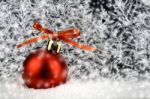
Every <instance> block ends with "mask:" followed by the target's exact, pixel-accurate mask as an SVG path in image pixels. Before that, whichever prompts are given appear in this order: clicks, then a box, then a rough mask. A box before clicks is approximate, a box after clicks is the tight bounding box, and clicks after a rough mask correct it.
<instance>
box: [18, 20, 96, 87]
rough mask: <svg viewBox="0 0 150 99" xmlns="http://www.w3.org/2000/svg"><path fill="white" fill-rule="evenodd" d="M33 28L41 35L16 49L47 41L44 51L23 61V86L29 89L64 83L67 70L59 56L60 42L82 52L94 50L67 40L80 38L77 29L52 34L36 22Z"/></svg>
mask: <svg viewBox="0 0 150 99" xmlns="http://www.w3.org/2000/svg"><path fill="white" fill-rule="evenodd" d="M33 27H34V28H35V29H36V30H38V31H39V32H42V33H43V34H42V35H40V36H37V37H34V38H31V39H29V40H26V41H24V42H23V43H21V44H19V45H17V46H16V47H17V48H20V47H22V46H25V45H27V44H30V43H33V42H37V41H39V40H42V39H47V38H48V39H49V42H48V44H47V48H46V49H37V50H36V51H34V52H32V53H31V54H30V55H29V56H28V57H27V58H26V59H25V61H24V64H23V65H24V69H23V74H22V77H23V79H24V81H25V85H26V86H27V87H29V88H34V89H42V88H51V87H55V86H58V85H60V84H62V83H65V82H66V80H67V76H68V75H67V73H68V68H67V65H66V62H65V59H64V58H63V56H62V55H61V54H60V50H61V42H60V41H64V42H66V43H68V44H71V45H73V46H76V47H79V48H81V49H84V50H89V51H93V50H96V48H94V47H91V46H87V45H83V44H80V43H77V42H74V41H72V40H70V39H69V38H76V37H78V36H80V30H79V29H74V28H73V29H66V30H63V31H59V32H54V31H52V30H49V29H47V28H44V27H42V25H41V24H40V23H38V22H35V23H34V25H33Z"/></svg>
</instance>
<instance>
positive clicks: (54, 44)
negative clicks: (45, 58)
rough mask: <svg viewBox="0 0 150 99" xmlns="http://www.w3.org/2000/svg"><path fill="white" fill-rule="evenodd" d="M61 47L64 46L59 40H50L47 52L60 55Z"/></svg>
mask: <svg viewBox="0 0 150 99" xmlns="http://www.w3.org/2000/svg"><path fill="white" fill-rule="evenodd" d="M61 46H62V43H61V41H59V40H58V41H55V40H52V39H49V41H48V44H47V50H48V51H52V52H54V53H57V54H59V53H60V51H61Z"/></svg>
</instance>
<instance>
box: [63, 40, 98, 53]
mask: <svg viewBox="0 0 150 99" xmlns="http://www.w3.org/2000/svg"><path fill="white" fill-rule="evenodd" d="M62 40H63V41H64V42H66V43H68V44H71V45H73V46H75V47H78V48H81V49H84V50H88V51H94V50H96V48H95V47H92V46H88V45H84V44H80V43H77V42H74V41H72V40H70V39H67V38H62Z"/></svg>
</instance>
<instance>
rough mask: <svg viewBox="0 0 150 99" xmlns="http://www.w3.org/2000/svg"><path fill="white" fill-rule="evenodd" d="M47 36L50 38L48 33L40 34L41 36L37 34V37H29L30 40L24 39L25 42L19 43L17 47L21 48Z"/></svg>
mask: <svg viewBox="0 0 150 99" xmlns="http://www.w3.org/2000/svg"><path fill="white" fill-rule="evenodd" d="M46 38H48V35H40V36H37V37H33V38H31V39H28V40H26V41H24V42H23V43H21V44H19V45H17V46H16V47H17V48H20V47H22V46H25V45H28V44H30V43H33V42H37V41H39V40H42V39H46Z"/></svg>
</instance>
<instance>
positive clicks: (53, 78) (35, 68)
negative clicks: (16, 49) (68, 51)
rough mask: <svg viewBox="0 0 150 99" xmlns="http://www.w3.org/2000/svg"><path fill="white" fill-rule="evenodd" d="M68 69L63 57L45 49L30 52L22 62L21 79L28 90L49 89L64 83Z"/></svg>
mask: <svg viewBox="0 0 150 99" xmlns="http://www.w3.org/2000/svg"><path fill="white" fill-rule="evenodd" d="M67 73H68V68H67V65H66V63H65V60H64V58H63V56H61V55H60V54H55V53H53V52H50V51H48V50H46V49H39V50H36V51H35V52H32V53H31V54H30V55H29V56H28V57H27V58H26V60H25V61H24V70H23V74H22V76H23V79H24V81H25V85H26V86H27V87H29V88H34V89H42V88H51V87H55V86H58V85H60V84H62V83H65V82H66V80H67Z"/></svg>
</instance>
